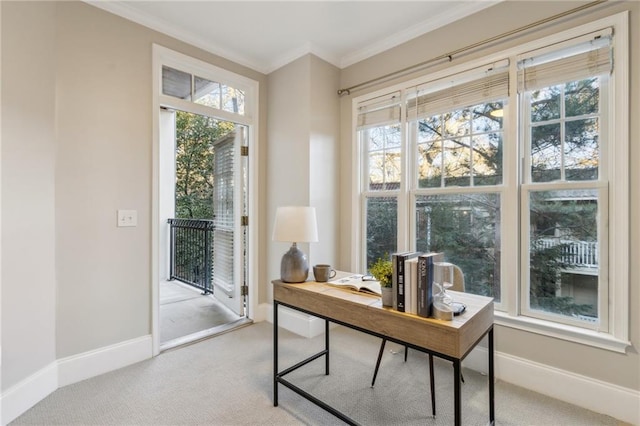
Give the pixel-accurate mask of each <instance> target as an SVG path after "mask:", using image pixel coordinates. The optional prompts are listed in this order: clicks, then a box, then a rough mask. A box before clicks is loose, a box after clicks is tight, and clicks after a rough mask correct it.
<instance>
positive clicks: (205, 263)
mask: <svg viewBox="0 0 640 426" xmlns="http://www.w3.org/2000/svg"><path fill="white" fill-rule="evenodd" d="M168 222H169V226H170V244H171V253H170V271H169V275H170V279H172V280H178V281H182V282H183V283H186V284H189V285H192V286H194V287H196V288H199V289H200V290H202V292H203V294H209V293H213V286H212V284H211V276H212V263H211V260H212V258H213V230H214V228H215V227H214V225H213V220H207V219H169V220H168Z"/></svg>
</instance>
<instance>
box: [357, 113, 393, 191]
mask: <svg viewBox="0 0 640 426" xmlns="http://www.w3.org/2000/svg"><path fill="white" fill-rule="evenodd" d="M360 134H361V135H362V136H363V137H364V141H363V142H364V144H365V145H364V146H366V147H367V148H368V149H367V150H368V154H367V155H368V163H369V166H368V167H369V170H368V176H369V184H368V187H369V190H370V191H381V190H397V189H399V188H400V178H401V156H400V142H401V141H400V137H401V132H400V125H393V126H381V127H374V128H371V129H366V130H361V131H360Z"/></svg>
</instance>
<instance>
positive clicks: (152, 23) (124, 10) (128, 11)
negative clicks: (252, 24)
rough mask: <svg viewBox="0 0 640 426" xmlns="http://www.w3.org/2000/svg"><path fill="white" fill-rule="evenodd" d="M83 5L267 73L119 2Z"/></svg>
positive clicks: (98, 1)
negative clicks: (93, 7)
mask: <svg viewBox="0 0 640 426" xmlns="http://www.w3.org/2000/svg"><path fill="white" fill-rule="evenodd" d="M83 1H84V2H85V3H87V4H90V5H91V6H95V7H97V8H99V9H102V10H104V11H107V12H110V13H113V14H114V15H118V16H120V17H122V18H125V19H127V20H129V21H133V22H135V23H137V24H140V25H143V26H145V27H147V28H150V29H152V30H155V31H158V32H161V33H163V34H166V35H168V36H170V37H173V38H175V39H178V40H180V41H182V42H185V43H187V44H190V45H192V46H195V47H198V48H200V49H202V50H204V51H206V52H209V53H212V54H214V55H217V56H220V57H222V58H225V59H228V60H230V61H233V62H235V63H237V64H239V65H243V66H245V67H248V68H251V69H252V70H254V71H258V72H260V73H262V74H267V73H268V68H269V67H268V66H266V65H265V64H262V63H258V62H256V61H254V60H251V59H249V58H247V57H245V56H242V55H238V54H237V53H235V52H231V51H229V50H227V49H224V48H222V47H220V46H215V45H212V44H211V43H209V42H208V41H206V40H204V39H203V38H201V37H198V36H197V35H195V34H193V33H191V32H188V31H183V30H179V29H177V28H176V27H175V26H173V25H172V24H170V23H169V22H167V21H165V20H163V19H158V18H155V17H150V16H148V15H146V14H144V13H140V12H139V11H138V10H136V9H135V8H132V7H131V6H128V5H126V4H124V3H123V2H121V1H118V0H116V1H101V0H83Z"/></svg>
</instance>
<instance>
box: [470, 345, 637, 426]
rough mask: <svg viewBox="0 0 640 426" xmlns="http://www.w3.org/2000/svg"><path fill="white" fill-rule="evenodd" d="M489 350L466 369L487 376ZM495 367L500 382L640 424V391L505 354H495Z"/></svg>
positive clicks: (473, 356) (473, 358)
mask: <svg viewBox="0 0 640 426" xmlns="http://www.w3.org/2000/svg"><path fill="white" fill-rule="evenodd" d="M487 351H488V350H487V348H486V347H480V346H478V347H476V348H475V349H474V350H473V351H472V352H471V353H470V354H469V355H468V356H467V358H465V360H464V363H463V364H464V366H465V367H467V368H470V369H472V370H475V371H479V372H482V373H486V372H487V371H488V363H487ZM494 366H495V376H496V379H499V380H503V381H505V382H508V383H512V384H514V385H516V386H521V387H523V388H525V389H529V390H532V391H534V392H538V393H541V394H543V395H547V396H550V397H552V398H555V399H559V400H561V401H565V402H568V403H570V404H574V405H577V406H578V407H582V408H585V409H587V410H591V411H594V412H596V413H600V414H606V415H608V416H611V417H613V418H615V419H617V420H622V421H624V422H627V423H631V424H633V425H640V408H639V407H640V392H638V391H636V390H633V389H628V388H623V387H621V386H617V385H613V384H611V383H607V382H603V381H601V380H597V379H593V378H591V377H586V376H582V375H580V374H575V373H572V372H569V371H566V370H561V369H559V368H555V367H550V366H548V365H544V364H540V363H537V362H533V361H530V360H528V359H524V358H519V357H515V356H512V355H509V354H505V353H502V352H496V353H495V355H494ZM498 420H499V419H498Z"/></svg>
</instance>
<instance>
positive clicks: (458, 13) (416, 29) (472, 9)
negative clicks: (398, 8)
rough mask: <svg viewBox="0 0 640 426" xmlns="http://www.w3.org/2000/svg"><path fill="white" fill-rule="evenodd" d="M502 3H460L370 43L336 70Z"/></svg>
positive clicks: (344, 57) (341, 63) (500, 0)
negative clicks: (453, 7) (452, 8)
mask: <svg viewBox="0 0 640 426" xmlns="http://www.w3.org/2000/svg"><path fill="white" fill-rule="evenodd" d="M502 1H505V0H487V1H470V2H464V3H460V5H459V6H458V7H456V8H455V9H454V10H451V9H446V10H445V11H444V13H442V14H439V15H437V16H435V17H431V18H429V19H428V20H426V21H423V22H420V23H418V24H416V25H413V26H411V27H408V28H405V29H403V30H401V31H398V32H397V33H395V34H392V35H391V36H389V37H386V38H384V39H382V40H380V41H378V42H376V43H372V44H370V45H369V46H366V47H364V48H363V49H360V50H357V51H355V52H352V53H350V54H347V55H345V56H343V57H342V58H341V60H340V63H339V65H338V68H346V67H348V66H350V65H353V64H355V63H357V62H360V61H363V60H365V59H368V58H370V57H372V56H374V55H377V54H379V53H382V52H384V51H386V50H389V49H392V48H394V47H396V46H399V45H401V44H402V43H406V42H407V41H409V40H413V39H414V38H416V37H419V36H421V35H423V34H426V33H428V32H431V31H433V30H436V29H438V28H441V27H444V26H445V25H448V24H450V23H452V22H455V21H457V20H459V19H462V18H465V17H467V16H469V15H473V14H474V13H476V12H479V11H481V10H483V9H486V8H488V7H491V6H493V5H496V4H498V3H501V2H502Z"/></svg>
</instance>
